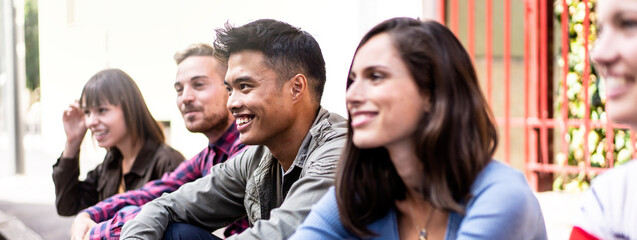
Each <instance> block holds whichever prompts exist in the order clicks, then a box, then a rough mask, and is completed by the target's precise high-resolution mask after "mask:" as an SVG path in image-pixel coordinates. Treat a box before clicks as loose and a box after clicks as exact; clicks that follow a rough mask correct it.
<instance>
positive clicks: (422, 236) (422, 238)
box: [407, 203, 434, 240]
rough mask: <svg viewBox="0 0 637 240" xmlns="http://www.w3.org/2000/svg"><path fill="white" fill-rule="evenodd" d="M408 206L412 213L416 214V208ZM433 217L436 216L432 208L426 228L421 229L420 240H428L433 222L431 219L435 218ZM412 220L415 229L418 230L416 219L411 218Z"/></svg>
mask: <svg viewBox="0 0 637 240" xmlns="http://www.w3.org/2000/svg"><path fill="white" fill-rule="evenodd" d="M407 206H409V211H411V212H412V213H415V212H414V208H413V207H412V206H411V204H410V203H407ZM433 215H434V207H433V206H431V209H430V210H429V216H428V217H427V222H426V223H425V227H423V228H422V229H420V234H419V235H418V240H427V228H428V227H429V223H430V222H431V217H433ZM411 220H412V221H413V222H414V227H416V229H418V224H416V219H415V218H414V217H411Z"/></svg>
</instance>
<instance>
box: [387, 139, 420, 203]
mask: <svg viewBox="0 0 637 240" xmlns="http://www.w3.org/2000/svg"><path fill="white" fill-rule="evenodd" d="M387 151H388V152H389V157H390V158H391V161H392V163H393V164H394V168H396V172H398V176H400V178H401V179H402V180H403V182H404V183H405V186H406V187H407V189H408V191H416V192H421V190H422V179H423V171H424V166H423V164H422V162H421V161H420V159H419V158H418V156H416V149H415V146H414V144H413V142H411V141H410V142H403V143H396V144H393V145H391V146H388V147H387Z"/></svg>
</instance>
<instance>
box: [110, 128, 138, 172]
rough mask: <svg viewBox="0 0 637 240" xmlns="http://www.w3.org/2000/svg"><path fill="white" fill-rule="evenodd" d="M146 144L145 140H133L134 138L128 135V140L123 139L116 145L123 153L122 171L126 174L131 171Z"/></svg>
mask: <svg viewBox="0 0 637 240" xmlns="http://www.w3.org/2000/svg"><path fill="white" fill-rule="evenodd" d="M143 145H144V142H143V140H141V139H140V140H137V141H136V142H133V140H132V139H131V138H130V137H128V138H126V140H124V141H122V142H121V143H120V144H118V145H117V146H116V147H117V149H118V150H119V152H120V153H121V154H122V173H124V174H126V173H128V172H129V171H130V169H131V168H132V166H133V163H135V159H136V158H137V154H138V153H139V151H140V150H141V149H142V146H143Z"/></svg>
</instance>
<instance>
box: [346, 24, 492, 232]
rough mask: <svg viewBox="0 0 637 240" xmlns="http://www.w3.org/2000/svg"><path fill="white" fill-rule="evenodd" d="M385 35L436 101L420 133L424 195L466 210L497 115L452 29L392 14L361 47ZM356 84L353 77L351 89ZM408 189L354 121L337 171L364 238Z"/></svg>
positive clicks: (350, 224)
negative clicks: (362, 140) (355, 130)
mask: <svg viewBox="0 0 637 240" xmlns="http://www.w3.org/2000/svg"><path fill="white" fill-rule="evenodd" d="M381 33H387V34H389V36H390V37H391V39H392V41H393V45H394V47H395V48H396V49H397V50H398V52H399V54H400V55H401V58H402V61H403V62H404V63H405V65H406V66H407V67H408V69H409V71H410V73H411V76H412V78H413V79H414V81H415V82H416V84H417V86H418V88H419V89H420V91H421V93H423V94H426V95H428V96H429V100H430V103H431V109H430V111H429V112H427V113H425V112H423V113H422V117H421V121H420V123H419V124H418V126H417V128H418V129H417V130H416V133H415V135H414V141H415V145H416V146H417V147H416V149H417V150H416V151H417V152H416V153H415V154H416V155H417V156H418V157H419V159H420V161H421V162H422V163H423V165H424V173H423V174H424V178H423V182H422V187H423V188H422V189H421V190H422V194H423V197H424V199H426V200H428V201H430V202H431V204H432V205H433V206H434V207H435V208H437V209H441V210H444V211H454V212H458V213H464V205H463V204H464V203H465V201H466V200H467V199H468V198H470V197H471V196H470V188H471V185H472V184H473V182H474V180H475V179H476V177H477V175H478V174H479V173H480V172H481V171H482V170H483V169H484V168H485V167H486V166H487V164H488V163H489V162H490V161H491V157H492V156H493V153H494V152H495V149H496V147H497V143H498V138H497V132H496V127H495V124H494V121H493V116H492V113H491V110H490V109H489V107H488V105H487V102H486V100H485V98H484V96H483V95H482V92H481V91H480V87H479V85H478V80H477V77H476V73H475V70H474V68H473V65H472V63H471V59H470V58H469V55H468V54H467V52H466V51H465V49H464V48H463V47H462V44H461V43H460V41H458V39H456V37H455V36H454V35H453V33H451V31H449V30H448V29H447V28H446V27H444V26H443V25H441V24H439V23H437V22H435V21H425V22H422V21H420V20H417V19H412V18H393V19H389V20H386V21H384V22H382V23H380V24H378V25H376V26H375V27H374V28H372V29H371V30H370V31H369V32H368V33H367V34H366V35H365V36H364V37H363V39H362V40H361V42H360V43H359V45H358V48H357V49H356V52H358V49H360V48H361V46H363V45H364V44H365V43H367V41H369V40H370V39H371V38H372V37H374V36H376V35H378V34H381ZM354 56H356V54H355V55H354ZM350 69H351V68H350ZM350 83H351V80H348V83H347V86H348V87H349V85H350ZM350 119H351V117H350ZM349 121H350V123H351V120H349ZM405 194H406V187H405V184H404V183H403V182H402V180H401V178H400V177H399V176H398V173H397V172H396V169H395V168H394V165H393V164H392V162H391V160H390V158H389V154H388V152H387V150H386V149H385V148H383V147H379V148H374V149H360V148H358V147H356V146H355V145H354V144H353V142H352V128H351V125H349V131H348V135H347V143H346V146H345V150H344V152H343V154H342V156H341V160H340V163H339V167H338V171H337V176H336V200H337V203H338V210H339V213H340V217H341V221H342V222H343V225H344V226H345V227H346V228H347V229H348V230H349V231H350V232H352V233H354V234H355V235H357V236H359V237H366V236H370V235H374V233H373V232H371V231H370V230H369V229H368V228H367V225H368V224H370V223H372V222H374V221H375V220H377V219H380V218H382V217H383V216H385V215H386V214H387V213H388V212H389V211H390V210H391V209H393V208H395V201H396V200H402V199H405V197H406V196H405Z"/></svg>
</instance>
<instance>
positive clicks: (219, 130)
mask: <svg viewBox="0 0 637 240" xmlns="http://www.w3.org/2000/svg"><path fill="white" fill-rule="evenodd" d="M233 122H234V117H233V116H232V115H230V116H229V117H228V121H226V122H225V124H218V125H217V126H213V127H212V128H210V129H208V130H207V131H205V132H202V133H203V134H204V135H206V137H207V138H208V142H209V143H210V144H214V143H216V142H217V141H219V138H221V136H223V134H225V133H226V131H227V130H228V128H229V127H230V126H231V125H232V123H233Z"/></svg>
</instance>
